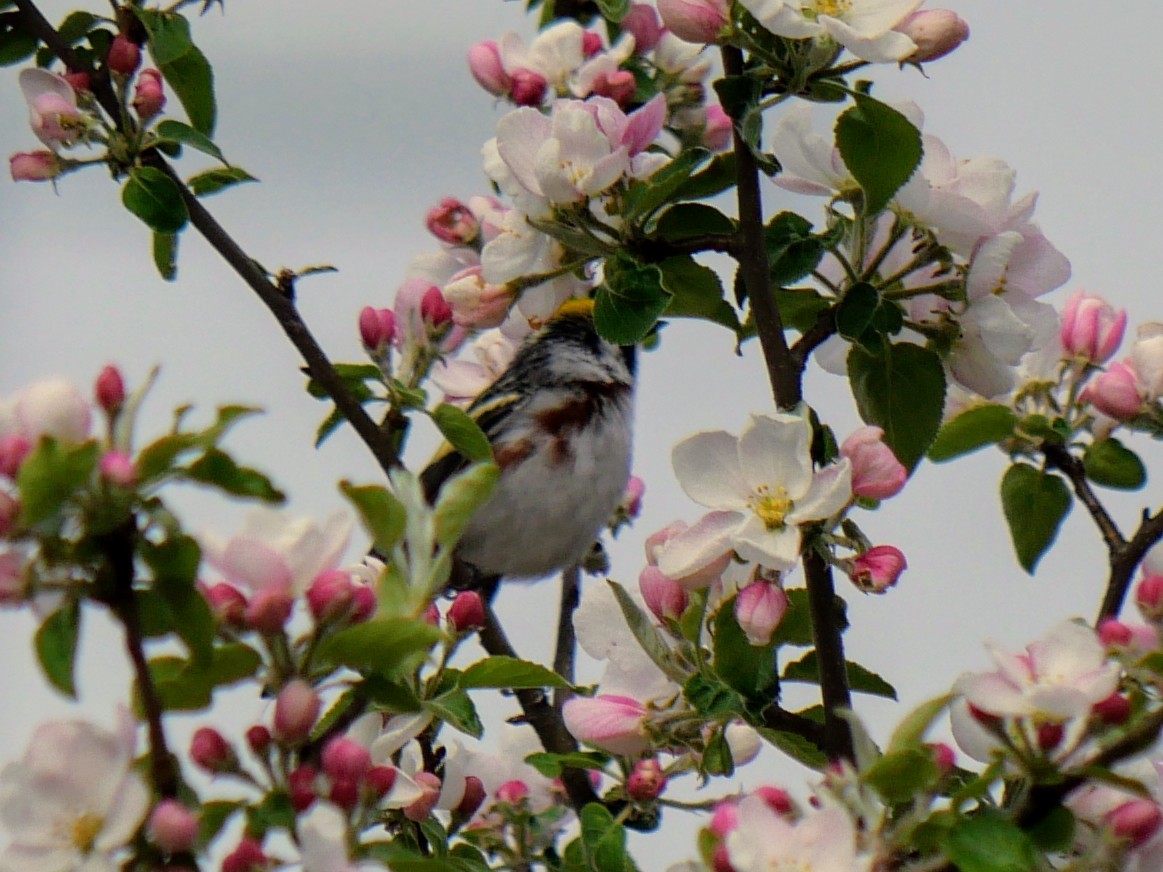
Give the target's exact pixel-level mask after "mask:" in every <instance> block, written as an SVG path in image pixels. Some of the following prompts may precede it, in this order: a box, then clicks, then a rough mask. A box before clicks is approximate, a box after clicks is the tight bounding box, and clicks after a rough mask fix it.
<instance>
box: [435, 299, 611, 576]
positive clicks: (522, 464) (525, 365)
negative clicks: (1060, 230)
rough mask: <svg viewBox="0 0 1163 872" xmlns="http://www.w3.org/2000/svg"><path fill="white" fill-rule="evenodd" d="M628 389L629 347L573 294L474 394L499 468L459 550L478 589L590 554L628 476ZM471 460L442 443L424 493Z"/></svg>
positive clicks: (588, 303) (474, 411) (549, 570)
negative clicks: (608, 334) (615, 340)
mask: <svg viewBox="0 0 1163 872" xmlns="http://www.w3.org/2000/svg"><path fill="white" fill-rule="evenodd" d="M633 391H634V348H633V347H628V348H620V347H618V346H616V345H614V344H612V343H610V342H607V341H606V340H605V339H602V338H601V337H600V336H599V335H598V333H597V331H596V329H595V328H594V320H593V301H591V300H569V301H567V302H566V303H564V304H563V305H562V306H561V308H560V309H558V311H557V312H556V313H555V314H554V315H553V316H552V317H551V318H550V319H549V320H548V321H546V322H545V323H544V325H542V327H541V328H540V329H539V330H537V331H536V332H534V333H532V334H530V335H529V336H528V337H527V338H526V339H525V341H524V343H523V344H522V345H521V347H520V349H518V351H517V354H516V356H515V357H514V358H513V362H512V363H511V364H510V365H509V367H508V369H506V370H505V371H504V372H503V373H501V375H500V376H499V377H498V378H497V380H496V381H495V382H493V384H492V385H490V386H489V387H488V388H486V389H485V390H484V391H482V392H481V394H480V395H479V396H478V397H477V398H476V399H475V400H474V401H473V403H472V405H471V406H469V408H468V412H469V414H470V415H472V417H473V418H474V419H475V420H476V422H477V423H478V424H479V425H480V427H481V429H482V430H484V432H485V435H486V436H488V439H489V442H490V443H491V444H492V446H493V456H494V458H495V460H496V463H497V465H498V466H500V468H501V476H500V480H499V481H498V483H497V486H496V489H495V490H494V491H493V494H492V496H491V497H489V499H488V501H487V502H486V503H485V504H484V505H483V506H481V508H480V509H479V510H478V511H477V512H476V514H475V515H474V516H473V518H472V520H471V521H470V522H469V524H468V526H467V528H466V529H465V531H464V535H463V536H462V538H461V540H460V544H459V545H458V547H457V558H458V559H459V561H460V562H461V563H464V564H468V565H469V566H470V567H472V568H473V569H475V570H476V572H477V574H478V577H477V579H476V580H475V582H473V584H474V586H481V587H484V588H486V589H488V588H490V587H492V586H494V585H495V583H496V582H495V577H496V576H504V577H507V578H527V579H528V578H537V577H541V576H545V575H548V574H550V573H552V572H554V571H556V570H559V569H562V568H564V567H566V566H569V565H571V564H572V563H574V562H576V561H578V560H580V559H581V558H582V557H583V556H584V555H585V554H586V552H587V551H588V550H589V548H590V546H591V545H592V544H593V542H594V540H595V539H596V538H597V535H598V531H599V530H600V529H601V528H602V526H603V525H604V524H605V523H606V521H607V520H609V518H610V516H611V514H612V513H613V511H614V509H615V507H616V506H617V505H618V501H619V500H620V498H621V497H622V494H623V492H624V491H625V488H626V483H627V481H628V480H629V477H630V442H631V432H632V427H631V413H632V407H633ZM467 465H468V461H467V460H466V459H465V458H464V457H463V456H462V455H460V454H458V453H457V452H456V451H455V450H454V449H452V448H451V447H447V446H446V447H445V449H444V450H443V451H442V452H441V453H440V454H438V455H437V456H436V457H435V458H434V459H433V461H432V462H431V463H430V464H429V465H428V467H427V468H426V469H425V470H424V472H423V473H422V474H421V476H420V480H421V483H422V484H423V486H424V492H425V495H426V496H427V497H428V499H429V500H432V499H433V498H434V497H435V495H436V493H437V492H438V491H439V489H440V486H441V485H442V484H443V483H444V481H446V480H447V479H448V477H449V476H451V475H452V474H454V473H455V472H457V471H459V470H461V469H463V468H464V467H465V466H467ZM455 583H463V582H461V581H459V580H457V581H454V584H455Z"/></svg>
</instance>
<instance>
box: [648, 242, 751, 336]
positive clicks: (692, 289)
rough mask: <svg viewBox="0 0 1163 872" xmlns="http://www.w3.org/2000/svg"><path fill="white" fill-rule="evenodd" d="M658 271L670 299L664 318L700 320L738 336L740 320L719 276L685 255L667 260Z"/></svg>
mask: <svg viewBox="0 0 1163 872" xmlns="http://www.w3.org/2000/svg"><path fill="white" fill-rule="evenodd" d="M658 267H659V269H660V270H661V272H662V277H661V278H662V288H663V290H665V291H667V292H668V293H669V294H670V295H671V296H670V301H669V302H668V303H667V305H666V308H665V309H664V310H663V314H664V315H670V316H672V317H675V318H701V319H703V320H704V321H710V322H711V323H713V324H721V325H723V326H724V327H726V328H727V329H728V330H731V331H732V332H734V333H738V332H739V330H740V325H739V316H738V315H736V314H735V310H734V309H733V308H731V304H730V303H728V302H727V301H726V300H724V299H723V284H722V282H720V281H719V275H718V273H716V272H715V271H714V270H713V269H711V268H710V267H706V266H703V265H702V264H701V263H696V262H695V260H694V258H691V257H688V256H685V255H684V256H681V257H668V258H667V259H666V260H664V261H662V262H661V263H659V265H658Z"/></svg>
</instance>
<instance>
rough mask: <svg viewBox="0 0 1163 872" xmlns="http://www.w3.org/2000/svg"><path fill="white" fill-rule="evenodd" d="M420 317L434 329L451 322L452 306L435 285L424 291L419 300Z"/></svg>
mask: <svg viewBox="0 0 1163 872" xmlns="http://www.w3.org/2000/svg"><path fill="white" fill-rule="evenodd" d="M420 317H421V318H423V319H424V323H425V324H427V325H429V326H430V327H432V328H435V329H439V328H441V327H445V326H447V325H448V324H451V323H452V306H450V305H449V304H448V301H447V300H446V299H444V294H442V293H441V292H440V288H438V287H436V286H435V285H434V286H432V287H431V288H429V289H428V290H427V291H425V292H424V296H423V298H422V299H421V300H420Z"/></svg>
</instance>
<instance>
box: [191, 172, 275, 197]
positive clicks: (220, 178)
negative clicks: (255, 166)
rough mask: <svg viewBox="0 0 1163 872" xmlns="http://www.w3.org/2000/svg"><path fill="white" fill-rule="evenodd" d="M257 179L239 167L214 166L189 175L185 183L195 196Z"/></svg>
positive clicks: (205, 194) (212, 192)
mask: <svg viewBox="0 0 1163 872" xmlns="http://www.w3.org/2000/svg"><path fill="white" fill-rule="evenodd" d="M257 181H258V179H256V178H255V177H254V176H252V175H251V174H250V173H248V172H247V171H246V170H244V169H242V168H241V167H226V168H221V167H215V168H214V169H210V170H206V171H205V172H201V173H198V174H197V175H194V176H190V178H189V179H187V180H186V184H187V185H189V186H190V190H191V191H193V192H194V196H195V197H209V196H210V195H211V194H217V193H218V192H219V191H223V190H225V189H226V188H230V187H233V186H234V185H238V184H242V183H243V182H257Z"/></svg>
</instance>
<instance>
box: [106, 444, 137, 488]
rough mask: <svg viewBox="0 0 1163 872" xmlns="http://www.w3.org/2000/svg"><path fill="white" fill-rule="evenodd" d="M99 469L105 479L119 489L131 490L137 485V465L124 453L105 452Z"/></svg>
mask: <svg viewBox="0 0 1163 872" xmlns="http://www.w3.org/2000/svg"><path fill="white" fill-rule="evenodd" d="M98 469H100V471H101V477H102V478H103V479H105V480H106V481H107V482H109V483H110V484H115V485H117V486H118V487H123V488H131V487H133V485H134V484H136V483H137V464H135V463H134V462H133V458H132V457H130V456H129V455H128V454H126V453H125V452H124V451H107V452H105V454H104V455H103V456H102V457H101V461H100V464H99V466H98Z"/></svg>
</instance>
